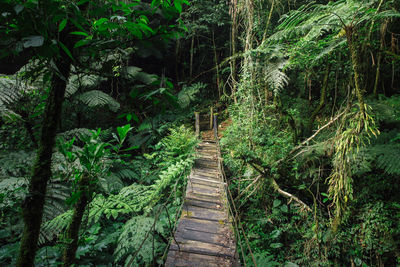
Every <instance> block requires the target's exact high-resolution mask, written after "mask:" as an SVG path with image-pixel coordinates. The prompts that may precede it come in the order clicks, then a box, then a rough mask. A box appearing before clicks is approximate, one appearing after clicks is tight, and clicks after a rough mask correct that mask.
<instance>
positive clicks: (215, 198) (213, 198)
mask: <svg viewBox="0 0 400 267" xmlns="http://www.w3.org/2000/svg"><path fill="white" fill-rule="evenodd" d="M185 199H194V200H199V201H207V202H211V203H217V204H220V205H221V204H222V199H221V195H220V194H217V195H205V194H196V193H193V192H187V193H186V197H185Z"/></svg>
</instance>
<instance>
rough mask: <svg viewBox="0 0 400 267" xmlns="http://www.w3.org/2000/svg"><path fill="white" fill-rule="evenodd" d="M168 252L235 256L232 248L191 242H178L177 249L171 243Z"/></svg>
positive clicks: (174, 244) (173, 243)
mask: <svg viewBox="0 0 400 267" xmlns="http://www.w3.org/2000/svg"><path fill="white" fill-rule="evenodd" d="M170 250H172V251H181V252H189V253H195V254H202V255H209V256H223V257H230V258H233V257H234V256H235V250H234V249H232V248H227V247H223V246H219V245H215V244H210V243H204V242H200V241H192V240H186V241H185V242H184V243H181V242H179V247H178V245H177V244H176V243H175V242H172V244H171V246H170Z"/></svg>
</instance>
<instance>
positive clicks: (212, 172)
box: [193, 168, 219, 176]
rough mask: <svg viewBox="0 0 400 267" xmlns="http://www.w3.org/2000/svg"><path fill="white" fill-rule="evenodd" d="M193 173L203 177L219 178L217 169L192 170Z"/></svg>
mask: <svg viewBox="0 0 400 267" xmlns="http://www.w3.org/2000/svg"><path fill="white" fill-rule="evenodd" d="M193 173H195V174H199V175H203V176H219V171H218V169H214V170H211V169H205V168H194V169H193Z"/></svg>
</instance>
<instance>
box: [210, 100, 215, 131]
mask: <svg viewBox="0 0 400 267" xmlns="http://www.w3.org/2000/svg"><path fill="white" fill-rule="evenodd" d="M213 116H214V109H213V107H212V106H211V108H210V130H212V128H213V119H214V118H213Z"/></svg>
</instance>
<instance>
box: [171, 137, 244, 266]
mask: <svg viewBox="0 0 400 267" xmlns="http://www.w3.org/2000/svg"><path fill="white" fill-rule="evenodd" d="M197 152H198V155H199V158H198V159H197V160H196V161H195V166H194V168H193V170H192V172H191V174H190V176H189V180H188V185H187V190H186V197H185V203H184V206H183V212H182V215H181V218H180V219H179V222H178V227H177V230H176V232H175V238H174V241H173V242H172V244H171V246H170V249H169V253H168V257H167V261H166V263H165V266H196V267H200V266H201V267H202V266H204V267H205V266H211V267H212V266H215V267H221V266H240V265H239V264H238V261H237V259H236V257H235V256H236V245H235V241H234V234H233V229H232V224H231V220H230V218H229V212H228V206H227V205H228V203H227V199H226V193H225V184H224V182H223V179H222V175H221V172H220V169H219V167H218V150H217V145H216V143H214V142H202V143H200V145H199V146H198V149H197Z"/></svg>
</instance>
